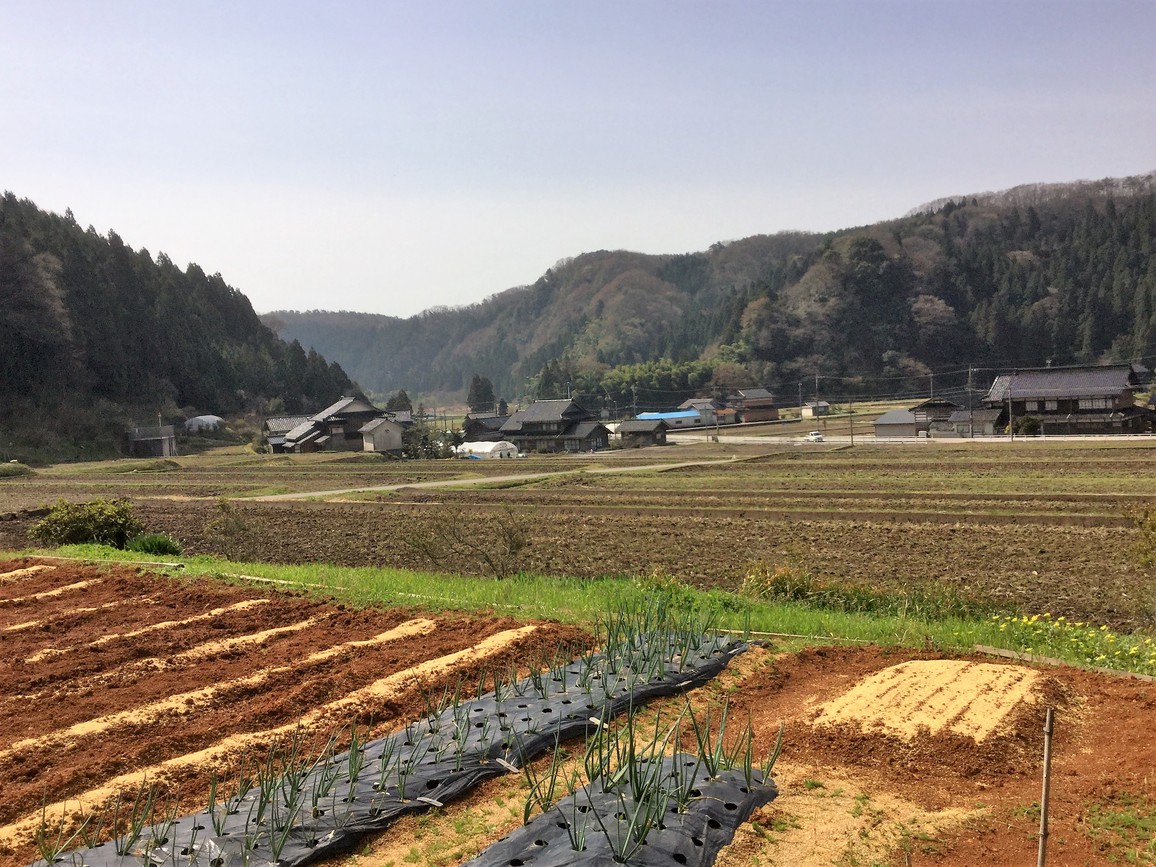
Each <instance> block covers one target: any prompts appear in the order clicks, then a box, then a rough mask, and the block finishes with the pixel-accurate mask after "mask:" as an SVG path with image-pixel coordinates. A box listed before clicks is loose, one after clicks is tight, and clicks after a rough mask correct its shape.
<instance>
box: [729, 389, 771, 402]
mask: <svg viewBox="0 0 1156 867" xmlns="http://www.w3.org/2000/svg"><path fill="white" fill-rule="evenodd" d="M738 394H739V397H741V398H742V399H743V400H774V399H775V396H774V395H773V394H771V392H770V391H769V390H767V389H765V388H740V389H739V391H738Z"/></svg>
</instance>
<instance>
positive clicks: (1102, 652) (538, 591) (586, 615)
mask: <svg viewBox="0 0 1156 867" xmlns="http://www.w3.org/2000/svg"><path fill="white" fill-rule="evenodd" d="M52 553H53V554H54V555H58V556H70V557H76V558H79V559H87V560H92V561H96V562H118V561H121V562H127V561H131V560H132V558H133V555H132V552H125V551H118V550H116V549H113V548H108V547H105V546H101V545H71V546H63V547H61V548H59V549H54V550H53V552H52ZM38 554H39V552H38V551H36V550H32V549H29V550H25V551H23V552H13V556H38ZM171 560H172V561H173V562H174V563H178V562H179V563H183V564H184V569H183V570H182V571H181V574H182V575H183V576H185V577H205V578H213V579H216V580H221V581H227V582H230V583H238V584H244V583H248V581H247V579H248V578H260V579H269V580H272V581H275V582H277V584H278V586H281V587H284V588H286V589H299V590H301V591H302V592H307V593H310V594H313V595H318V596H324V597H335V598H337V599H340V600H341V601H343V602H346V603H348V604H351V605H353V606H355V607H368V606H381V605H384V606H393V607H403V608H422V609H426V610H433V611H484V610H496V611H501V612H503V613H508V614H516V615H518V616H521V617H526V618H542V619H549V620H557V621H561V622H564V623H575V624H578V625H582V626H586V627H590V626H591V625H592V624H594V622H595V621H596V619H597V618H598V616H599V615H600V613H601V612H604V611H606V610H607V609H608V608H612V607H616V606H618V605H621V604H630V603H632V602H633V603H637V602H638V600H640V599H642V598H643V597H645V596H646V595H647V594H649V593H652V592H653V591H654V589H655V583H656V581H655V579H653V578H644V577H638V576H607V577H604V578H597V579H591V578H569V577H553V576H544V575H529V574H519V575H516V576H514V577H512V578H507V579H503V580H497V579H493V578H477V577H471V576H463V575H451V574H444V573H436V572H416V571H411V570H403V569H388V568H372V567H345V566H333V565H328V564H316V563H308V564H275V563H245V562H232V561H228V560H223V559H220V558H216V557H208V556H197V557H173V558H171ZM659 583H661V584H662V585H663V589H664V590H665V591H666V592H668V593H670V594H672V595H674V596H675V597H676V601H677V602H678V604H680V605H683V606H686V607H688V608H690V609H692V610H695V611H698V612H700V613H702V614H708V615H709V616H710V617H711V620H712V623H713V625H714V626H715V627H717V628H719V629H726V630H734V631H736V632H739V633H747V632H750V633H758V632H763V633H775V634H777V635H784V636H787V635H793V636H802V637H799V638H786V639H784V640H783V646H784V647H785V649H795V648H799V647H805V646H807V645H813V644H822V643H832V642H835V641H839V640H855V641H862V642H869V643H873V644H878V645H880V646H884V647H889V646H890V647H919V648H927V647H930V648H936V649H939V650H944V651H951V652H956V653H971V652H972V650H973V648H974V647H975V645H977V644H983V645H988V646H990V647H996V648H1001V649H1005V650H1011V651H1016V652H1028V653H1046V654H1047V655H1048V656H1052V657H1055V658H1057V659H1061V660H1063V661H1064V662H1067V663H1071V664H1072V665H1076V666H1082V667H1104V666H1105V664H1107V665H1109V666H1110V667H1111V668H1114V669H1117V670H1120V671H1130V672H1134V673H1137V674H1149V675H1153V674H1156V639H1153V637H1152V636H1149V635H1144V634H1141V633H1136V634H1134V635H1127V634H1124V633H1117V632H1113V631H1111V630H1109V629H1108V628H1107V627H1095V626H1093V625H1092V624H1087V623H1082V624H1080V627H1079V628H1078V629H1077V630H1069V629H1067V628H1066V627H1061V628H1059V629H1056V628H1054V627H1048V628H1047V630H1046V631H1047V632H1048V633H1049V635H1048V636H1047V637H1048V638H1049V639H1052V640H1046V641H1045V640H1042V638H1043V636H1041V634H1040V633H1041V632H1042V631H1044V624H1046V623H1047V622H1048V618H1046V617H1044V615H1043V614H1040V615H1039V616H1038V617H1037V618H1036V620H1035V621H1034V622H1033V621H1032V616H1033V615H1031V614H1028V615H1017V616H1016V617H1014V618H1013V617H1011V616H1010V615H1002V616H999V615H997V616H993V615H992V614H991V613H990V612H984V613H979V612H977V613H975V614H970V615H969V614H960V615H957V616H939V615H937V613H936V610H935V606H924V605H920V606H917V607H916V608H915V609H914V610H912V611H905V610H904V608H905V600H903V599H900V596H901V594H899V593H896V594H895V595H896V598H897V599H898V600H899V601H900V603H903V604H900V605H899V606H898V609H899V610H898V613H894V612H887V611H877V610H876V611H855V610H838V609H832V608H828V607H824V605H823V604H821V603H820V604H815V603H814V602H810V601H805V600H804V601H799V600H781V601H778V600H776V601H772V600H762V599H757V598H751V597H748V596H744V595H740V594H737V593H730V592H727V591H723V590H717V589H712V590H698V589H696V588H693V587H688V586H685V585H681V584H677V583H674V582H670V581H660V582H659ZM879 592H885V591H879ZM1025 617H1026V620H1025ZM1057 639H1058V640H1057ZM1073 639H1075V640H1073ZM1133 648H1135V652H1133Z"/></svg>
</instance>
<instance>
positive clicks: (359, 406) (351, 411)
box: [282, 394, 386, 453]
mask: <svg viewBox="0 0 1156 867" xmlns="http://www.w3.org/2000/svg"><path fill="white" fill-rule="evenodd" d="M385 415H386V413H385V411H384V410H381V409H378V408H377V407H376V406H374V405H373V404H372V403H370V402H369V401H368V400H367V399H366V398H365V397H364V396H363V395H360V394H357V395H353V396H347V397H342V398H341V400H339V401H337V402H336V403H335V404H333V405H332V406H328V407H326V408H325V409H323V410H321V412H319V413H317V414H316V415H314V416H310V417H309V418H308V419H306V420H305V421H303V422H302V423H301V424H299V425H297V427H295V428H293V429H292V430H291V431H289V432H288V433H287V434H285V440H284V443H283V446H282V448H283V450H284V451H287V452H297V453H303V452H341V451H362V450H364V448H365V439H364V437H363V435H362V432H361V429H362V428H363V427H364V426H365V425H366V424H368V423H369V422H371V421H373V420H374V419H377V418H381V417H383V416H385Z"/></svg>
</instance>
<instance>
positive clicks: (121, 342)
mask: <svg viewBox="0 0 1156 867" xmlns="http://www.w3.org/2000/svg"><path fill="white" fill-rule="evenodd" d="M0 346H2V347H3V348H4V351H3V352H2V353H0V399H2V400H3V402H4V405H5V407H6V408H7V409H8V412H7V413H6V417H5V419H3V420H2V421H0V424H2V425H3V426H4V427H6V428H7V430H6V431H4V430H0V436H8V437H9V439H12V438H13V437H16V438H19V437H20V436H21V431H23V430H24V429H26V428H29V427H33V428H35V427H40V428H42V429H44V430H45V431H46V432H47V433H48V434H49V435H50V436H49V439H57V440H59V441H60V445H61V448H62V449H63V450H65V451H67V450H68V448H72V447H77V448H79V447H80V446H82V445H85V446H86V447H87V448H88V449H89V450H90V451H91V450H93V449H95V450H97V451H102V450H103V451H107V450H108V448H109V447H110V445H111V443H110V440H115V438H116V436H117V434H116V433H115V432H114V431H116V430H119V429H120V428H122V427H123V426H124V424H125V423H127V422H129V421H131V420H133V419H136V418H143V419H155V418H156V415H157V413H158V412H160V413H161V414H162V417H166V416H167V417H168V418H170V419H171V418H172V417H176V416H179V415H181V414H182V411H187V412H188V413H189V414H192V413H215V414H219V415H227V414H231V413H237V412H242V411H246V410H254V411H268V410H276V411H279V412H285V413H290V414H294V413H300V412H307V411H309V412H313V411H316V410H317V409H318V408H319V407H322V406H326V405H328V404H329V403H332V402H333V401H334V400H335V399H336V398H337V397H338V396H339V395H341V394H342V393H343V392H344V391H347V390H349V389H350V388H352V387H353V383H352V382H351V380H350V378H349V377H348V376H347V375H346V374H345V371H344V370H342V368H341V367H340V365H338V364H336V363H334V362H329V361H327V360H326V359H325V358H324V357H322V355H320V354H319V353H318V352H317V351H316V350H315V349H310V350H308V351H306V350H305V349H304V348H303V347H302V346H301V344H300V343H299V342H296V341H289V342H286V341H284V340H281V339H280V338H278V337H277V336H276V335H275V334H274V333H273V332H272V331H271V330H270V329H269V328H267V327H266V326H265V325H263V324H262V323H261V321H260V320H259V319H258V317H257V315H256V313H255V312H254V311H253V308H252V305H251V304H250V303H249V300H248V299H247V298H246V297H245V296H244V295H243V294H241V292H239V291H238V290H237V289H234V288H233V287H231V286H229V285H228V284H227V283H225V281H224V279H223V278H222V277H221V275H220V274H206V273H205V272H204V271H203V270H202V269H201V268H200V267H199V266H197V265H195V264H190V265H189V266H188V267H187V268H185V269H184V270H181V269H180V268H178V267H177V266H176V265H175V264H174V263H173V262H172V261H171V260H170V259H169V258H168V257H167V256H165V255H164V254H163V253H161V254H158V255H157V256H155V257H154V256H152V255H151V254H150V253H149V251H148V250H145V249H141V250H133V249H132V248H131V247H129V246H128V245H127V244H126V243H125V242H124V241H123V240H122V239H121V238H120V237H119V236H118V235H117V234H116V233H115V232H109V233H108V235H107V236H104V235H100V234H98V233H97V232H96V231H95V229H93V228H92V227H89V228H88V229H82V228H81V227H80V226H79V225H78V224H77V223H76V221H75V219H74V218H73V216H72V214H71V212H68V213H66V214H64V215H63V216H61V215H58V214H52V213H48V212H45V211H43V210H41V209H39V208H37V207H36V205H35V204H34V203H33V202H31V201H28V200H21V199H17V198H16V196H15V195H13V194H12V193H6V194H5V195H4V197H3V199H0ZM100 443H103V445H100Z"/></svg>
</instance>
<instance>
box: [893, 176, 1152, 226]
mask: <svg viewBox="0 0 1156 867" xmlns="http://www.w3.org/2000/svg"><path fill="white" fill-rule="evenodd" d="M1153 191H1156V172H1149V173H1148V174H1146V175H1131V176H1130V177H1126V178H1102V179H1100V180H1098V181H1068V182H1067V183H1055V184H1020V185H1019V186H1018V187H1012V188H1011V189H1009V190H1000V191H998V192H986V193H971V194H970V195H966V196H947V197H946V198H942V199H936V200H935V201H934V202H928V203H927V204H925V205H920V206H919V207H918V208H913V209H912V210H911V211H909V212H908V213H907V216H909V217H913V216H916V215H918V214H933V213H935V212H936V211H938V210H940V209H941V208H943V206H944V205H946V204H948V203H949V202H954V203H957V204H958V203H964V202H969V201H975V202H976V203H977V204H982V205H997V206H1000V207H1017V208H1027V207H1033V206H1037V205H1044V204H1046V203H1047V202H1050V201H1054V200H1056V199H1070V198H1073V197H1086V198H1089V199H1112V198H1119V197H1124V198H1128V197H1131V196H1135V195H1143V194H1145V193H1152V192H1153Z"/></svg>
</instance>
